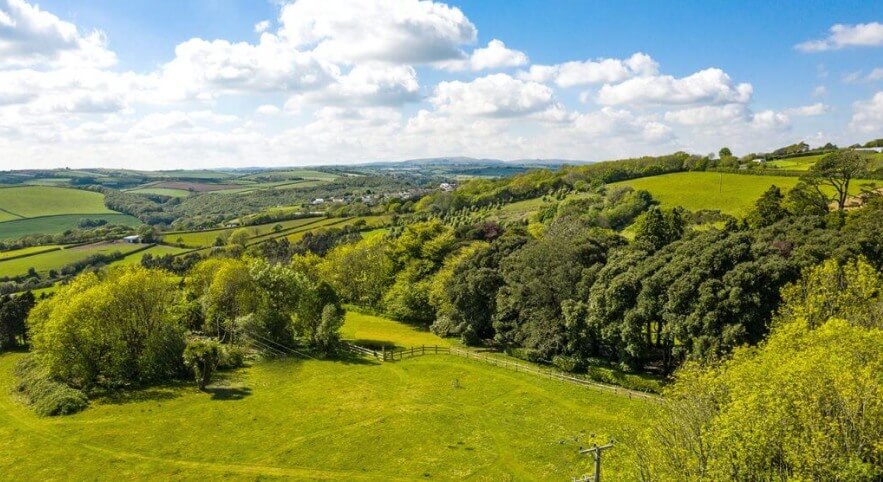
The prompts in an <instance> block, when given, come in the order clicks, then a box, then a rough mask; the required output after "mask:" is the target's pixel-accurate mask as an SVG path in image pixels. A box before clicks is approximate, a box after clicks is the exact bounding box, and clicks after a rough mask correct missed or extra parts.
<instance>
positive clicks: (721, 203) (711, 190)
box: [611, 172, 872, 216]
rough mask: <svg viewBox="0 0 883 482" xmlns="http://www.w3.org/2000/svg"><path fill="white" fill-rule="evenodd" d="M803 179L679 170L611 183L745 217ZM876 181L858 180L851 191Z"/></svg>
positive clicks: (667, 202)
mask: <svg viewBox="0 0 883 482" xmlns="http://www.w3.org/2000/svg"><path fill="white" fill-rule="evenodd" d="M799 180H800V179H799V178H797V177H790V176H760V175H748V174H728V173H719V172H679V173H675V174H664V175H661V176H653V177H644V178H639V179H632V180H629V181H622V182H617V183H613V184H611V186H631V187H633V188H635V189H644V190H647V191H649V192H650V193H651V194H652V195H653V197H654V198H656V199H657V200H659V201H660V202H661V203H662V205H663V206H669V207H674V206H682V207H684V208H686V209H689V210H691V211H699V210H702V209H707V210H719V211H720V212H722V213H724V214H731V215H734V216H745V215H746V214H748V212H749V211H750V210H751V208H752V206H753V205H754V202H755V201H756V200H757V198H759V197H760V195H761V194H763V192H764V191H766V190H767V189H769V187H770V186H772V185H776V186H778V187H779V188H780V189H781V190H782V193H783V194H785V193H787V192H788V191H789V190H790V189H791V188H792V187H794V186H795V185H796V184H797V183H798V181H799ZM869 182H872V181H858V182H854V183H853V184H852V186H851V187H850V192H852V193H858V192H860V190H861V186H862V185H864V184H867V183H869Z"/></svg>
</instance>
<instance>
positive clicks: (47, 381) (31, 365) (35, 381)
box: [15, 356, 89, 417]
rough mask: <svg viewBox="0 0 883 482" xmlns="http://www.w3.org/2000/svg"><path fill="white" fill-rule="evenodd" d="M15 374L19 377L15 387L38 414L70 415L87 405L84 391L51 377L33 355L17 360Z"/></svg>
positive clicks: (87, 401) (47, 415)
mask: <svg viewBox="0 0 883 482" xmlns="http://www.w3.org/2000/svg"><path fill="white" fill-rule="evenodd" d="M15 374H16V376H18V378H19V381H18V385H17V386H16V389H17V390H18V391H19V392H20V393H21V394H22V395H24V396H25V398H26V399H27V402H28V404H29V405H30V406H31V407H32V408H33V409H34V411H35V412H37V414H38V415H40V416H43V417H51V416H55V415H70V414H72V413H77V412H79V411H81V410H83V409H85V408H86V407H87V406H88V405H89V399H88V398H87V397H86V394H85V393H83V392H82V391H80V390H77V389H75V388H71V387H69V386H67V385H65V384H64V383H61V382H59V381H56V380H54V379H52V378H51V377H50V376H49V373H48V371H47V370H45V369H43V368H41V367H40V365H39V364H38V363H37V361H36V360H35V359H34V358H33V357H30V356H29V357H27V358H25V359H23V360H21V361H20V362H18V364H17V365H16V367H15Z"/></svg>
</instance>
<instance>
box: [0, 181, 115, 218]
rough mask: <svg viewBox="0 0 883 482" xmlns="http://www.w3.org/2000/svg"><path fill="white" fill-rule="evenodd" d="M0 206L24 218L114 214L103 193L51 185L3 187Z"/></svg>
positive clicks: (0, 190)
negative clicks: (105, 202) (108, 207)
mask: <svg viewBox="0 0 883 482" xmlns="http://www.w3.org/2000/svg"><path fill="white" fill-rule="evenodd" d="M0 208H2V209H3V210H4V211H7V212H9V213H13V214H17V215H19V216H21V217H25V218H33V217H37V216H52V215H56V214H107V213H113V211H111V210H110V209H107V207H105V206H104V196H103V195H102V194H101V193H97V192H90V191H82V190H79V189H65V188H59V187H49V186H23V187H9V188H3V189H0Z"/></svg>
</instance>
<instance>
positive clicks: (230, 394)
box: [205, 387, 251, 400]
mask: <svg viewBox="0 0 883 482" xmlns="http://www.w3.org/2000/svg"><path fill="white" fill-rule="evenodd" d="M205 393H209V394H211V396H212V400H242V399H243V398H245V397H248V396H250V395H251V388H248V387H207V388H206V389H205Z"/></svg>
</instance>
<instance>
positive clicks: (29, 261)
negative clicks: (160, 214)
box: [0, 242, 145, 277]
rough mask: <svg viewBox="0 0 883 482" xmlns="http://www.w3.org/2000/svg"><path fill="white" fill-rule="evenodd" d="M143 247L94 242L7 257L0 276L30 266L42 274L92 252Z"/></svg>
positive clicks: (17, 273) (20, 272)
mask: <svg viewBox="0 0 883 482" xmlns="http://www.w3.org/2000/svg"><path fill="white" fill-rule="evenodd" d="M144 247H145V246H144V245H143V244H129V243H122V242H114V243H95V244H89V245H85V246H74V247H69V248H65V249H61V250H55V251H49V252H45V253H40V254H35V255H33V256H26V257H23V258H15V259H7V260H4V261H0V277H4V276H10V277H12V276H20V275H23V274H26V273H27V272H28V270H29V269H30V268H34V270H36V271H37V273H38V274H40V275H44V274H46V273H48V272H49V270H51V269H54V270H60V269H61V268H63V267H65V266H67V265H69V264H71V263H76V262H78V261H82V260H84V259H86V258H88V257H89V256H92V255H94V254H110V253H113V252H115V251H119V252H120V253H122V254H126V253H131V252H132V251H137V250H139V249H143V248H144Z"/></svg>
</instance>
